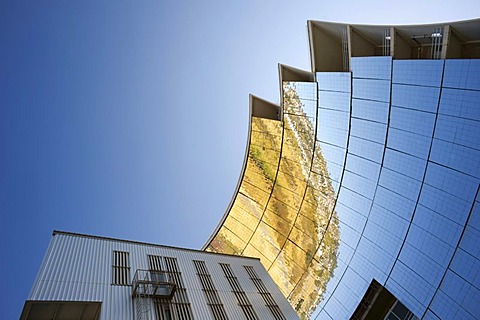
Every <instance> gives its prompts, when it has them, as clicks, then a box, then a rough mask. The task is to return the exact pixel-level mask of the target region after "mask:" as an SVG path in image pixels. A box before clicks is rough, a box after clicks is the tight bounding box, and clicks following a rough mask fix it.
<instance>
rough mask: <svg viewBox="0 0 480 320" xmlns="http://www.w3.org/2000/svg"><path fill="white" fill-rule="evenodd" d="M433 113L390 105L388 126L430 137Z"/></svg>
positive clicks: (433, 123) (433, 119)
mask: <svg viewBox="0 0 480 320" xmlns="http://www.w3.org/2000/svg"><path fill="white" fill-rule="evenodd" d="M434 125H435V114H434V113H428V112H424V111H418V110H412V109H405V108H399V107H392V109H391V111H390V127H391V128H397V129H401V130H405V131H408V132H413V133H417V134H421V135H424V136H428V137H431V136H432V133H433V127H434Z"/></svg>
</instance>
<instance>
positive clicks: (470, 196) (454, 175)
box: [425, 162, 478, 203]
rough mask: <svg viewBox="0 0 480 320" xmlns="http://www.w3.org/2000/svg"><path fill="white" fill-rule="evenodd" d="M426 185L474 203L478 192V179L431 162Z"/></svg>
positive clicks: (428, 167)
mask: <svg viewBox="0 0 480 320" xmlns="http://www.w3.org/2000/svg"><path fill="white" fill-rule="evenodd" d="M425 184H428V185H430V186H433V187H435V188H437V189H440V190H443V191H445V192H448V193H449V194H451V195H453V196H456V197H458V198H460V199H463V200H466V201H467V202H469V203H472V202H473V200H474V198H475V194H476V192H477V187H478V179H475V178H472V177H470V176H467V175H465V174H463V173H461V172H458V171H455V170H452V169H450V168H447V167H444V166H440V165H438V164H435V163H431V162H429V163H428V166H427V172H426V175H425Z"/></svg>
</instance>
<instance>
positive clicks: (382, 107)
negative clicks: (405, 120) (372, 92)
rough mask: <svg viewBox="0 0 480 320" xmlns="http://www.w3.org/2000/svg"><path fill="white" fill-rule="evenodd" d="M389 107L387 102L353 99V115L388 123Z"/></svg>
mask: <svg viewBox="0 0 480 320" xmlns="http://www.w3.org/2000/svg"><path fill="white" fill-rule="evenodd" d="M388 107H389V105H388V103H387V102H380V101H373V100H362V99H353V100H352V117H354V118H361V119H366V120H371V121H376V122H381V123H387V122H388Z"/></svg>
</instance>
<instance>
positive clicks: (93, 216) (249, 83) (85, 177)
mask: <svg viewBox="0 0 480 320" xmlns="http://www.w3.org/2000/svg"><path fill="white" fill-rule="evenodd" d="M478 17H480V2H479V1H478V0H470V1H469V0H460V1H413V0H408V1H391V2H389V1H343V0H336V1H295V2H294V1H288V2H287V1H251V2H248V1H238V2H235V3H233V2H232V3H226V1H220V0H219V1H190V2H187V1H173V0H172V1H100V2H99V1H29V2H24V1H5V0H4V1H0V30H1V32H0V44H1V46H0V48H1V50H0V249H1V253H2V255H1V258H0V271H1V272H0V274H1V275H2V281H1V282H2V285H1V288H2V290H1V291H0V296H1V297H0V301H2V308H0V319H16V318H18V317H19V315H20V312H21V309H22V307H23V303H24V301H25V299H26V298H27V295H28V292H29V290H30V288H31V285H32V283H33V281H34V278H35V275H36V271H37V270H38V268H39V266H40V263H41V259H42V257H43V255H44V253H45V250H46V248H47V245H48V242H49V240H50V237H51V232H52V230H54V229H58V230H64V231H72V232H79V233H88V234H95V235H103V236H109V237H117V238H124V239H131V240H139V241H145V242H153V243H160V244H168V245H175V246H185V247H190V248H200V247H201V246H202V245H203V244H204V242H205V241H206V240H207V238H208V237H209V235H210V234H211V232H212V231H213V229H214V228H215V226H216V225H217V223H218V221H219V219H220V217H221V216H222V215H223V213H224V211H225V208H226V207H227V205H228V203H229V201H230V199H231V197H232V195H233V192H234V190H235V186H236V183H237V180H238V177H239V174H240V170H241V166H242V163H243V157H244V152H245V145H246V137H247V124H248V94H249V93H253V94H255V95H258V96H260V97H262V98H265V99H267V100H270V101H273V102H278V100H279V91H278V74H277V63H279V62H280V63H284V64H287V65H292V66H295V67H297V68H301V69H305V70H308V69H309V55H308V40H307V32H306V21H307V20H309V19H314V20H327V21H338V22H351V23H366V24H413V23H431V22H441V21H453V20H463V19H471V18H478Z"/></svg>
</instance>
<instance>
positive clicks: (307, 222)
mask: <svg viewBox="0 0 480 320" xmlns="http://www.w3.org/2000/svg"><path fill="white" fill-rule="evenodd" d="M297 88H298V90H297ZM283 92H284V100H283V107H284V116H283V121H276V120H270V119H263V118H256V117H252V120H251V121H252V123H251V135H250V146H249V152H248V158H247V165H246V168H245V172H244V176H243V179H242V182H241V185H240V189H239V192H238V193H237V195H236V197H235V200H234V203H233V205H232V207H231V209H230V211H229V213H228V216H227V217H226V219H225V221H224V223H223V225H222V226H221V227H220V229H219V231H218V233H217V234H216V235H215V237H214V238H213V240H212V241H211V242H210V244H209V245H208V247H207V248H206V250H208V251H214V252H222V253H231V254H241V255H246V256H254V257H259V258H260V259H261V261H262V264H263V265H264V266H265V268H266V269H267V270H268V271H269V273H270V275H271V276H272V278H273V280H274V281H275V282H276V284H277V285H278V287H279V289H280V290H281V291H282V293H283V294H284V295H285V296H286V297H287V298H288V300H289V301H290V303H291V305H292V306H293V308H294V309H295V310H296V311H297V313H298V314H299V316H300V317H301V318H304V319H307V318H309V316H310V315H311V314H312V312H313V311H314V310H315V308H316V307H317V306H318V304H319V303H320V301H321V299H322V296H323V293H324V292H325V289H326V285H327V282H328V280H329V279H330V278H331V277H332V275H333V271H334V269H335V267H336V265H337V252H338V246H339V241H340V231H339V226H338V219H337V217H336V213H335V212H334V211H333V208H334V205H335V193H334V190H333V187H332V184H331V181H330V178H329V177H328V172H327V167H326V162H325V159H324V158H323V156H322V153H321V150H320V145H319V144H318V143H316V142H315V127H316V119H315V118H314V117H312V112H311V110H310V113H306V110H304V108H305V104H304V102H302V100H303V99H302V97H301V96H300V95H299V94H306V95H307V96H309V97H311V96H315V94H316V84H315V83H292V82H284V84H283ZM307 115H308V116H307ZM312 168H313V169H314V171H312Z"/></svg>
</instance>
